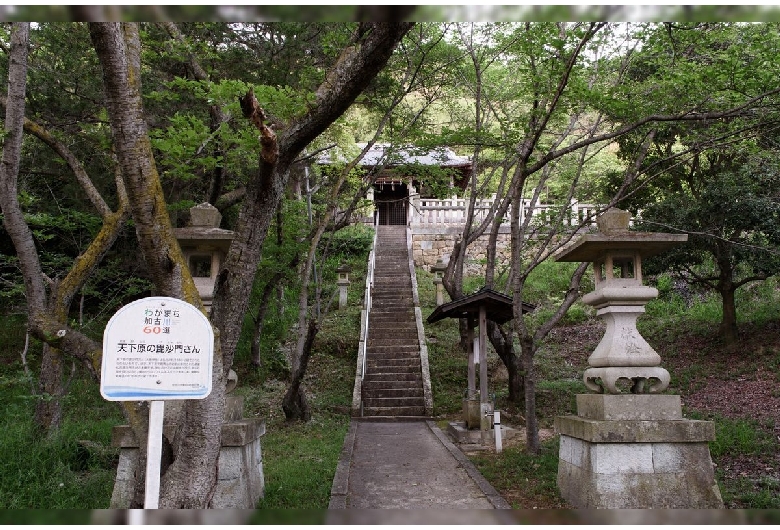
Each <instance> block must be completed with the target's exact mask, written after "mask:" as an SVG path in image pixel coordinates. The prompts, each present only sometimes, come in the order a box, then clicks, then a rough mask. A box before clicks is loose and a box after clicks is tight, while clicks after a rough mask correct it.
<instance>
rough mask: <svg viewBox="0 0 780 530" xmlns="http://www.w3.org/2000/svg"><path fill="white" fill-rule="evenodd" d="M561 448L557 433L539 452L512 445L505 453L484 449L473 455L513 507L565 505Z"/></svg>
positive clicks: (481, 471) (472, 458)
mask: <svg viewBox="0 0 780 530" xmlns="http://www.w3.org/2000/svg"><path fill="white" fill-rule="evenodd" d="M558 448H559V437H558V436H556V437H554V438H552V439H550V440H546V441H544V442H542V444H541V454H539V455H533V454H530V453H528V452H526V451H525V448H524V447H508V448H506V449H504V450H503V451H502V452H501V453H492V452H486V453H480V454H476V455H471V456H470V459H471V461H472V462H473V463H474V465H475V466H476V467H477V469H478V470H479V472H480V473H482V475H483V476H484V477H485V479H486V480H487V481H488V482H489V483H490V484H491V485H492V486H493V487H494V488H496V489H497V490H498V491H500V492H502V494H503V495H504V497H505V499H506V501H507V502H509V503H510V504H511V505H512V508H513V509H516V510H518V509H533V508H539V509H544V508H565V507H567V505H566V501H564V500H563V499H562V498H561V496H560V493H559V492H558V486H557V484H556V481H557V479H558ZM508 492H511V494H509V493H508Z"/></svg>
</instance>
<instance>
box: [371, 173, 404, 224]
mask: <svg viewBox="0 0 780 530" xmlns="http://www.w3.org/2000/svg"><path fill="white" fill-rule="evenodd" d="M408 204H409V189H408V187H407V185H406V184H404V183H400V182H398V181H395V182H378V183H376V184H375V185H374V205H375V206H376V210H377V213H378V215H379V224H380V225H406V210H407V207H408Z"/></svg>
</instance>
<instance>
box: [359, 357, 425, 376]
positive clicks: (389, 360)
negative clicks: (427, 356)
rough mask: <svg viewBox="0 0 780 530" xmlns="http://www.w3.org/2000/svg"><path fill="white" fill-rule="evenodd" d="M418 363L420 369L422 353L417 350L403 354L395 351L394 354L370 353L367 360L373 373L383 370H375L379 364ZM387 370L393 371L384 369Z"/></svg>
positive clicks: (386, 365)
mask: <svg viewBox="0 0 780 530" xmlns="http://www.w3.org/2000/svg"><path fill="white" fill-rule="evenodd" d="M403 364H407V365H416V366H417V367H418V369H419V367H420V355H419V354H418V353H417V352H407V353H403V354H399V353H394V354H392V355H391V354H388V355H369V356H368V358H367V361H366V366H369V367H371V368H372V369H371V373H379V372H381V371H382V370H379V369H377V370H374V369H373V368H374V367H379V366H384V367H388V366H395V365H403ZM384 371H386V372H389V371H392V370H384Z"/></svg>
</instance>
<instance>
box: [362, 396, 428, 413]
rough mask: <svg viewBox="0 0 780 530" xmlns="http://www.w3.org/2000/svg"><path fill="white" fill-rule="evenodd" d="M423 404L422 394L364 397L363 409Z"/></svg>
mask: <svg viewBox="0 0 780 530" xmlns="http://www.w3.org/2000/svg"><path fill="white" fill-rule="evenodd" d="M419 406H423V407H424V406H425V401H424V400H423V398H422V396H404V397H364V398H363V410H364V411H365V409H366V408H386V407H419Z"/></svg>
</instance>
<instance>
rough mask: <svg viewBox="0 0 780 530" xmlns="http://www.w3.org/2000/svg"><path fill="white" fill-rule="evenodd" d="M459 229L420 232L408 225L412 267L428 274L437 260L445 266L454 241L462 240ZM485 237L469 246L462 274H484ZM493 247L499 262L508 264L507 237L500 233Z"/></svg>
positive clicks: (432, 229)
mask: <svg viewBox="0 0 780 530" xmlns="http://www.w3.org/2000/svg"><path fill="white" fill-rule="evenodd" d="M462 231H463V228H462V227H439V228H430V227H426V228H421V227H415V226H414V225H412V253H413V257H414V265H415V266H416V267H421V268H424V269H426V270H430V268H431V266H432V265H435V264H436V262H437V261H438V260H439V259H441V260H443V261H444V263H448V262H449V259H450V255H451V254H452V249H453V248H454V246H455V241H456V240H458V239H460V237H461V236H462V233H463V232H462ZM488 239H489V236H488V235H484V236H482V237H480V238H479V239H477V241H475V242H474V243H472V244H471V245H470V246H469V249H468V259H467V262H466V273H467V274H475V275H479V274H482V273H484V271H485V261H486V259H487V243H488ZM496 247H497V250H498V254H499V260H500V261H509V258H510V252H511V248H510V234H509V230H508V229H506V230H502V231H501V232H500V233H499V235H498V241H497V243H496Z"/></svg>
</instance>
